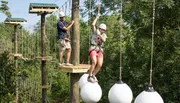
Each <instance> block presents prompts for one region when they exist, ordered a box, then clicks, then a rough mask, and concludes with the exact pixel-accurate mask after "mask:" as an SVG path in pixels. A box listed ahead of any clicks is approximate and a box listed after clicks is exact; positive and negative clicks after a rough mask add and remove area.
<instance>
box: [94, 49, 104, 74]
mask: <svg viewBox="0 0 180 103" xmlns="http://www.w3.org/2000/svg"><path fill="white" fill-rule="evenodd" d="M102 64H103V54H102V52H99V53H98V56H97V66H96V69H95V70H94V72H93V74H94V76H95V75H96V74H97V73H98V72H99V70H100V69H101V67H102Z"/></svg>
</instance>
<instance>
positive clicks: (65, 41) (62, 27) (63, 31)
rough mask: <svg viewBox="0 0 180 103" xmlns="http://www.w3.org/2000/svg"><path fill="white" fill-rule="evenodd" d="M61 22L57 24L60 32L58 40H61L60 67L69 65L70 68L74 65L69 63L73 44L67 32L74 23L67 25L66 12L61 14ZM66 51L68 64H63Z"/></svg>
mask: <svg viewBox="0 0 180 103" xmlns="http://www.w3.org/2000/svg"><path fill="white" fill-rule="evenodd" d="M59 18H60V20H59V22H58V23H57V31H58V37H57V38H58V40H59V48H60V49H59V63H58V66H62V65H64V64H65V65H67V66H70V65H72V64H70V63H69V59H70V56H71V44H70V39H69V38H68V35H67V31H68V30H69V29H70V28H71V27H72V25H73V24H74V21H72V22H71V23H69V24H68V25H67V23H66V21H65V14H64V12H60V13H59ZM64 50H67V54H66V63H63V53H64Z"/></svg>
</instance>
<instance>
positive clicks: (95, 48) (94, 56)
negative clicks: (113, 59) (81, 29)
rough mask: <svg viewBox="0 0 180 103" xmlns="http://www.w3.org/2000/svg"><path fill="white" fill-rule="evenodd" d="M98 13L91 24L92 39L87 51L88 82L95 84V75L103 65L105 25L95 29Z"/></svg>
mask: <svg viewBox="0 0 180 103" xmlns="http://www.w3.org/2000/svg"><path fill="white" fill-rule="evenodd" d="M99 16H100V13H98V15H97V16H96V18H95V19H94V21H93V23H92V32H93V34H92V38H91V46H90V49H89V55H90V60H91V62H92V64H91V66H90V69H89V76H88V79H87V80H88V81H89V82H92V83H95V82H98V80H97V78H96V77H95V75H96V74H97V73H98V72H99V70H100V69H101V67H102V64H103V46H104V42H105V41H106V38H107V36H106V34H105V31H106V24H103V23H102V24H100V26H99V28H98V29H96V26H95V25H96V22H97V20H98V19H99Z"/></svg>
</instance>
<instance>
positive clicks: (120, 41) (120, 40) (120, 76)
mask: <svg viewBox="0 0 180 103" xmlns="http://www.w3.org/2000/svg"><path fill="white" fill-rule="evenodd" d="M122 23H123V20H122V0H121V6H120V35H119V44H120V47H119V53H120V57H119V59H120V67H119V69H120V74H119V79H120V81H121V80H122V38H121V36H122V26H123V24H122Z"/></svg>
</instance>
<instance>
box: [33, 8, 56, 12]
mask: <svg viewBox="0 0 180 103" xmlns="http://www.w3.org/2000/svg"><path fill="white" fill-rule="evenodd" d="M57 10H58V9H57V8H54V9H52V8H49V9H47V8H32V9H31V10H30V11H29V12H42V11H43V12H54V11H57Z"/></svg>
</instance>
